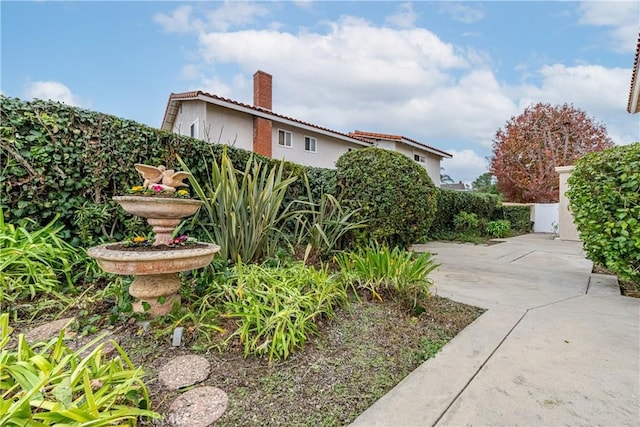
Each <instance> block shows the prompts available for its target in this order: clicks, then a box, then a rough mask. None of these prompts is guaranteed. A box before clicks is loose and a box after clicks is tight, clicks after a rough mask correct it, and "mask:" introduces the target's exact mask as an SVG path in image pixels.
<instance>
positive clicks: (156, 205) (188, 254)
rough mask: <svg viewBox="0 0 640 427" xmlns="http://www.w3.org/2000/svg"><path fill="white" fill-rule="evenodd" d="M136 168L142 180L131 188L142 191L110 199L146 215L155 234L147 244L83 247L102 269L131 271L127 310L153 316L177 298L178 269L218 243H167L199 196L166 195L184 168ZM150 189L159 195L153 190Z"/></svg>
mask: <svg viewBox="0 0 640 427" xmlns="http://www.w3.org/2000/svg"><path fill="white" fill-rule="evenodd" d="M136 169H137V170H138V171H139V172H140V173H141V175H142V176H143V177H144V178H145V183H144V185H143V186H142V187H135V188H142V189H143V193H142V194H145V195H131V196H116V197H114V198H113V200H115V201H116V202H117V203H118V204H119V205H120V206H121V207H122V208H123V209H124V210H125V211H127V212H129V213H131V214H133V215H136V216H140V217H143V218H146V219H147V222H148V223H149V225H151V226H152V228H153V232H154V234H155V240H154V241H153V245H152V246H151V247H147V248H135V247H126V245H125V242H120V243H108V244H104V245H100V246H95V247H92V248H89V250H88V251H87V253H88V254H89V256H91V257H93V258H95V259H96V261H97V262H98V265H99V266H100V267H101V268H102V269H103V270H104V271H106V272H108V273H114V274H121V275H132V276H134V279H133V283H131V286H130V287H129V293H130V294H131V296H133V297H135V298H136V299H137V301H136V302H134V304H133V311H134V312H138V313H143V312H144V313H147V314H148V315H149V316H151V317H156V316H159V315H163V314H167V313H169V312H170V311H171V309H172V308H173V306H174V304H178V305H179V304H180V295H178V290H179V289H180V286H181V282H180V278H179V277H178V273H180V272H182V271H189V270H194V269H198V268H202V267H206V266H207V265H209V263H211V260H212V259H213V255H214V254H215V253H216V252H218V251H219V250H220V247H219V246H217V245H214V244H211V243H202V242H195V243H194V244H191V245H185V246H174V247H172V246H171V245H170V243H171V242H172V234H173V232H174V230H175V228H176V226H177V225H178V224H179V223H180V221H182V219H183V218H186V217H189V216H191V215H193V214H195V213H196V212H197V211H198V209H199V208H200V206H201V205H202V201H200V200H194V199H188V198H176V197H172V194H173V193H175V191H176V187H179V186H185V185H186V184H183V183H182V182H181V181H182V179H184V178H186V177H188V176H189V174H188V173H186V172H177V173H176V172H174V171H172V170H169V171H168V170H166V169H165V168H164V167H163V166H160V167H157V168H156V167H153V166H147V165H136ZM156 172H157V173H156ZM153 191H157V192H158V193H159V194H162V196H155V195H153ZM149 193H151V195H148V194H149ZM167 195H168V196H167ZM145 308H146V309H145Z"/></svg>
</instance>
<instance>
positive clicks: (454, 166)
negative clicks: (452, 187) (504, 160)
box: [442, 149, 489, 184]
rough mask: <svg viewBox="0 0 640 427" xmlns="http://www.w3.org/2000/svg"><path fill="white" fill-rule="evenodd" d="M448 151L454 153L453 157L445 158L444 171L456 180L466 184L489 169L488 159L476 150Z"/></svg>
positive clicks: (443, 162)
mask: <svg viewBox="0 0 640 427" xmlns="http://www.w3.org/2000/svg"><path fill="white" fill-rule="evenodd" d="M446 151H447V152H448V153H450V154H453V158H452V159H444V160H443V161H442V167H443V168H444V173H446V174H447V175H449V176H450V177H451V179H453V180H454V181H455V182H458V181H462V182H464V183H465V184H471V183H472V182H473V181H475V179H476V178H477V177H479V176H480V175H482V174H483V173H485V172H488V171H489V169H488V162H487V159H486V158H485V157H483V156H481V155H479V154H478V153H476V152H475V151H474V150H469V149H467V150H462V151H456V150H446Z"/></svg>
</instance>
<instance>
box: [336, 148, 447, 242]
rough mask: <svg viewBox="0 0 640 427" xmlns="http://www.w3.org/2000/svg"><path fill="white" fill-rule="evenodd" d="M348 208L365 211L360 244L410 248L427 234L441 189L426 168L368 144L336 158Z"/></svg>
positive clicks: (338, 179)
mask: <svg viewBox="0 0 640 427" xmlns="http://www.w3.org/2000/svg"><path fill="white" fill-rule="evenodd" d="M336 167H337V171H336V183H337V189H338V196H339V199H340V202H341V203H342V205H343V207H345V208H347V209H351V210H355V209H360V210H359V211H358V212H357V213H356V214H355V215H354V217H355V219H356V220H357V221H360V220H367V226H366V227H364V228H361V229H359V230H356V231H354V235H355V236H356V238H357V239H358V240H359V241H360V242H361V243H368V241H377V242H379V243H386V244H388V245H389V246H400V247H408V246H409V245H411V244H413V243H415V242H417V241H418V239H419V238H420V237H422V236H424V235H425V234H426V233H427V231H428V230H429V227H430V226H431V222H432V221H433V218H434V215H435V211H436V188H435V186H434V185H433V182H432V181H431V178H429V175H428V174H427V171H426V169H425V168H423V167H422V166H420V165H419V164H417V163H416V162H414V161H413V160H411V159H409V158H408V157H406V156H404V155H403V154H400V153H398V152H395V151H390V150H384V149H382V148H377V147H369V148H365V149H362V150H354V151H351V152H348V153H345V154H343V155H342V156H341V157H340V158H339V159H338V161H337V162H336Z"/></svg>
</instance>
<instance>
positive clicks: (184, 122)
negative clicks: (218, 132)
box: [173, 101, 206, 138]
mask: <svg viewBox="0 0 640 427" xmlns="http://www.w3.org/2000/svg"><path fill="white" fill-rule="evenodd" d="M205 111H206V110H205V103H204V102H202V101H184V102H182V103H181V106H180V111H179V112H178V114H177V115H176V121H175V123H174V124H173V133H177V134H180V135H187V136H188V135H189V131H190V128H191V124H192V123H193V122H194V121H195V120H198V122H199V123H198V128H199V135H195V137H196V138H202V136H201V135H202V118H203V117H205Z"/></svg>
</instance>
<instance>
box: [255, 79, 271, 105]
mask: <svg viewBox="0 0 640 427" xmlns="http://www.w3.org/2000/svg"><path fill="white" fill-rule="evenodd" d="M272 79H273V77H271V74H267V73H265V72H264V71H260V70H258V71H256V73H255V74H254V75H253V106H254V107H261V108H265V109H267V110H269V111H271V100H272V95H271V94H272V85H271V81H272Z"/></svg>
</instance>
